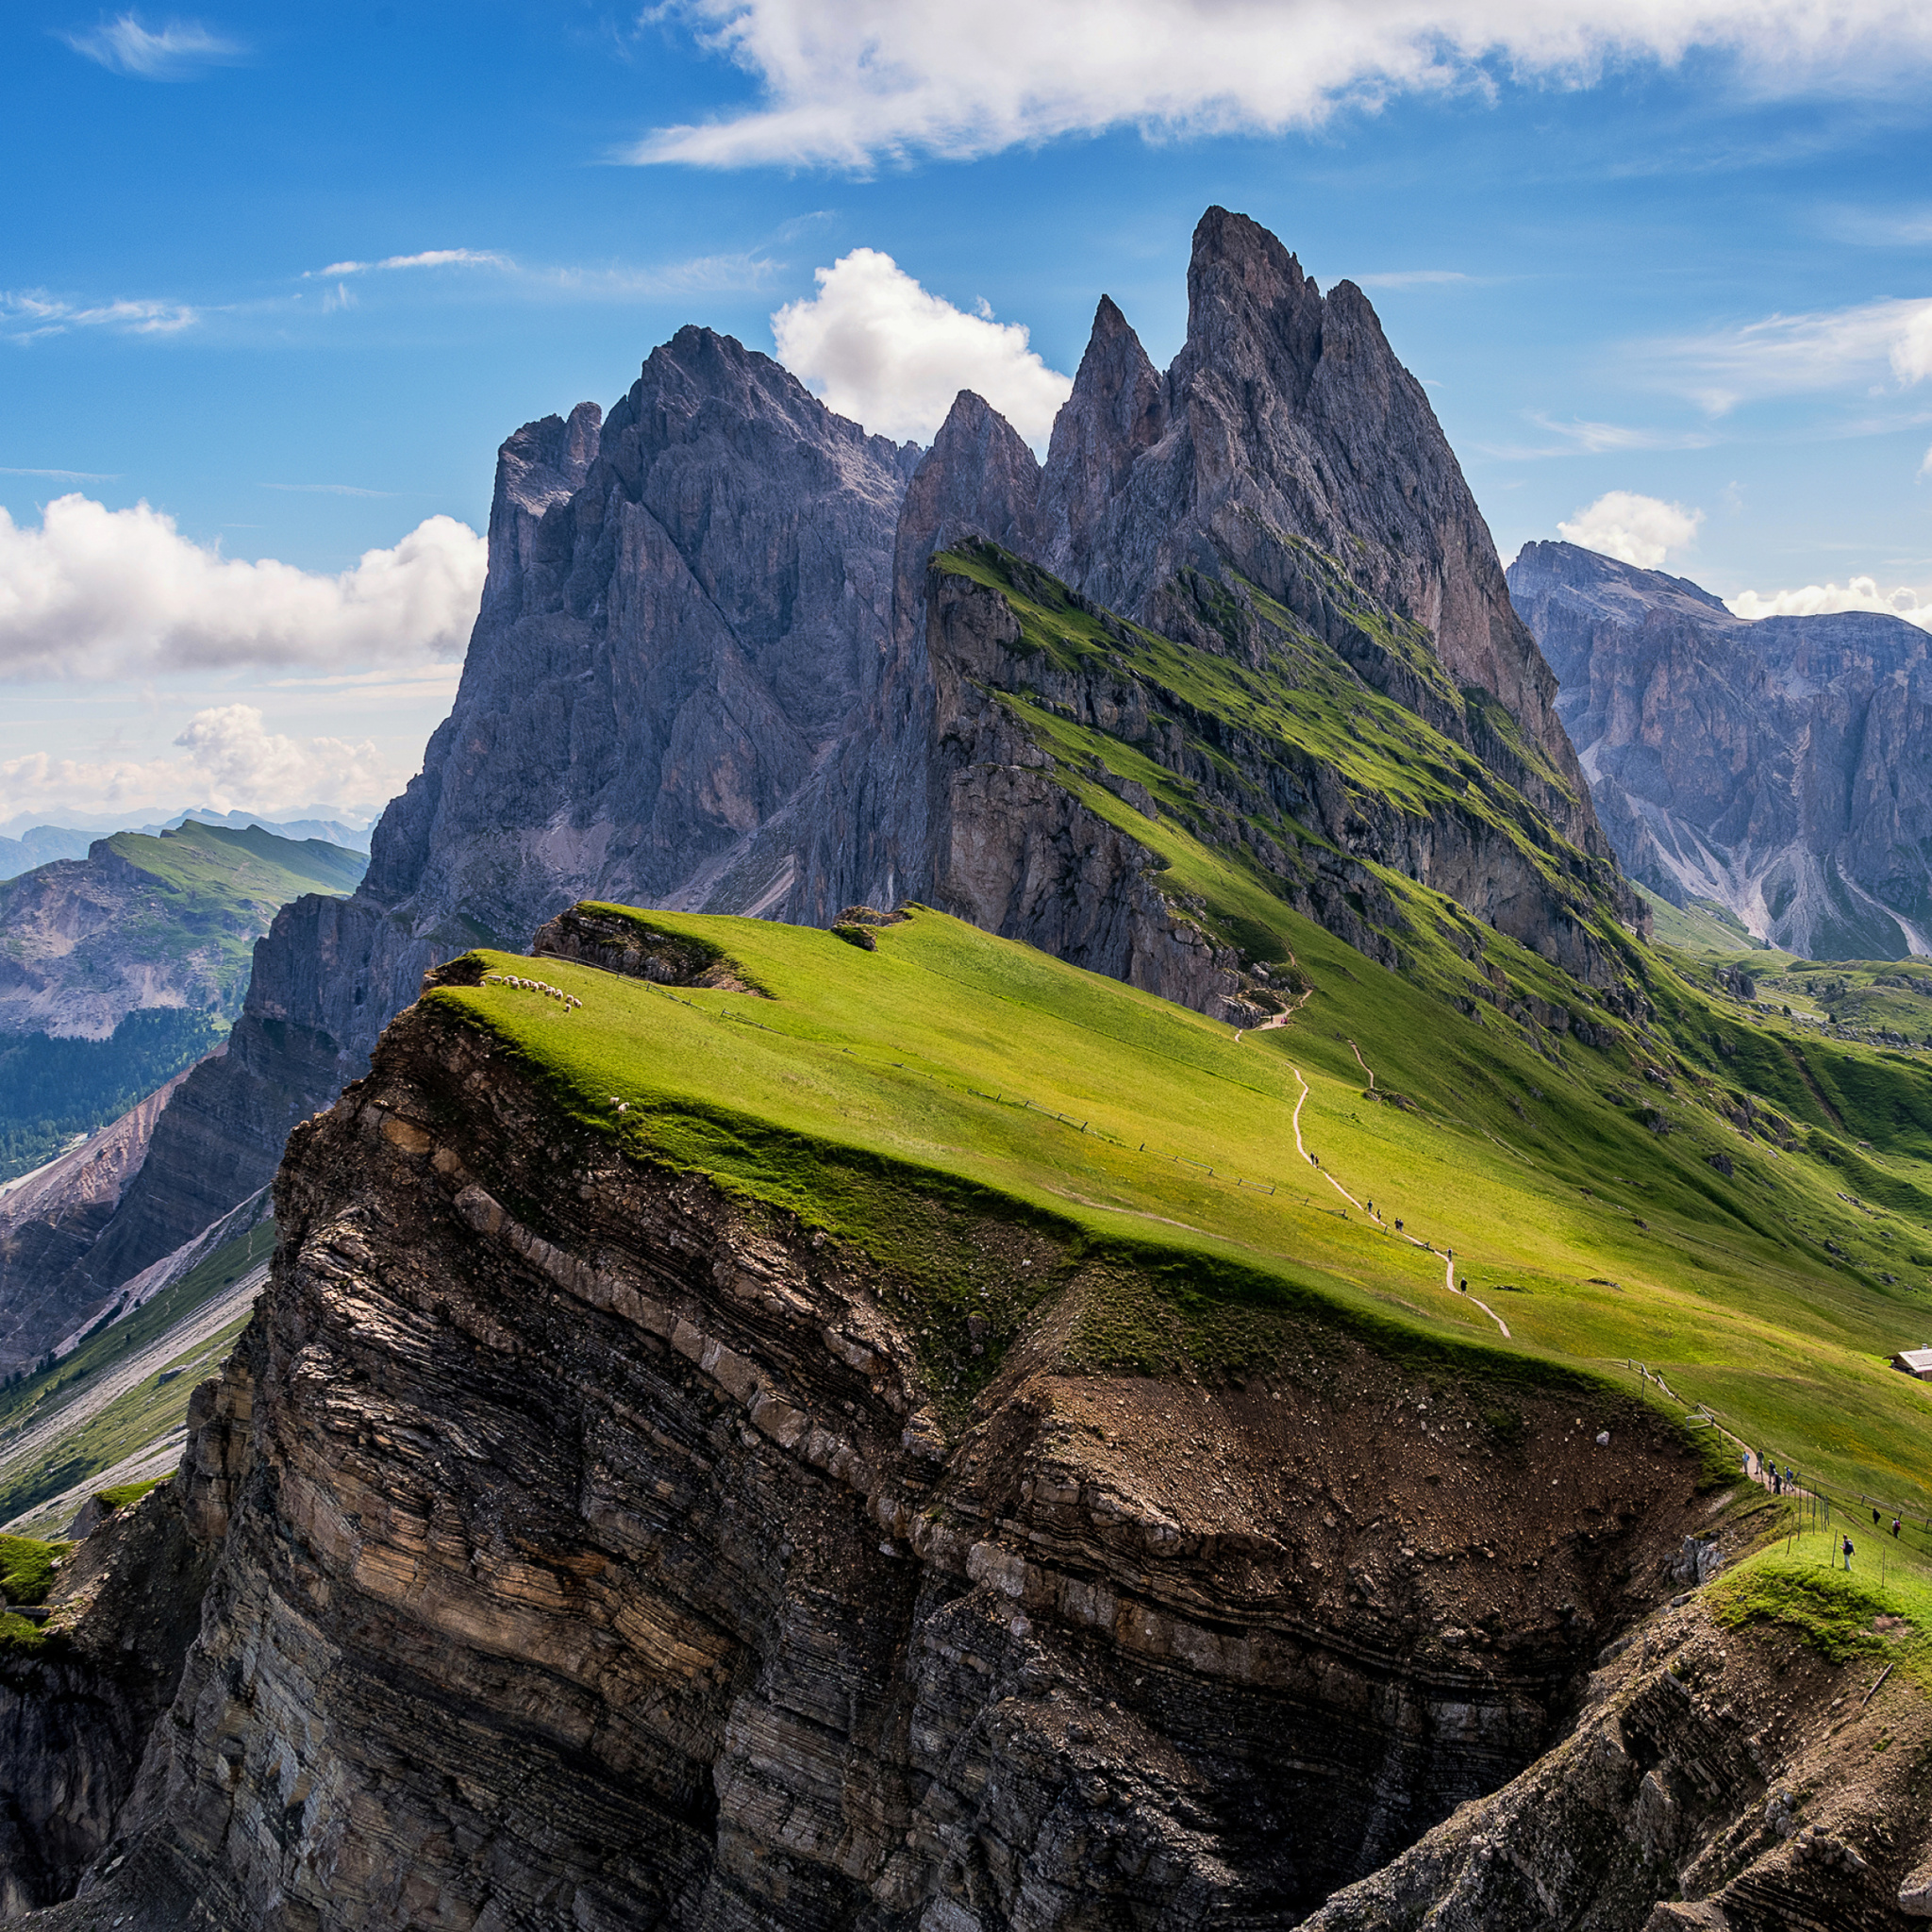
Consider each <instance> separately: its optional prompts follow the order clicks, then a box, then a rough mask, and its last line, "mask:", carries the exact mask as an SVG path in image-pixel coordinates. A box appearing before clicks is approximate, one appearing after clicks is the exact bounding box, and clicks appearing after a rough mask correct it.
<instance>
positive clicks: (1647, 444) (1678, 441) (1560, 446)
mask: <svg viewBox="0 0 1932 1932" xmlns="http://www.w3.org/2000/svg"><path fill="white" fill-rule="evenodd" d="M1529 420H1530V421H1531V422H1532V423H1534V424H1535V425H1536V426H1537V427H1538V428H1539V429H1541V431H1542V432H1543V433H1544V434H1545V435H1546V436H1549V437H1552V438H1554V439H1555V441H1550V442H1541V443H1484V444H1482V445H1480V447H1481V448H1482V451H1483V454H1484V455H1485V456H1491V457H1499V458H1503V459H1504V460H1506V461H1509V462H1529V461H1534V460H1536V459H1538V458H1543V457H1587V456H1604V455H1607V454H1612V453H1615V452H1618V451H1623V450H1641V449H1708V448H1709V447H1710V445H1711V444H1712V443H1713V442H1714V441H1716V440H1717V439H1716V438H1715V437H1713V436H1711V435H1709V434H1707V432H1705V431H1703V430H1680V429H1641V428H1638V427H1635V426H1634V425H1629V424H1624V423H1591V422H1589V421H1586V420H1585V419H1584V418H1582V417H1572V418H1571V420H1570V421H1569V422H1567V423H1558V422H1557V421H1555V420H1554V419H1553V418H1551V417H1549V416H1544V415H1539V414H1532V415H1531V416H1530V419H1529Z"/></svg>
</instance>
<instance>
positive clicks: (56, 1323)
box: [0, 1074, 188, 1374]
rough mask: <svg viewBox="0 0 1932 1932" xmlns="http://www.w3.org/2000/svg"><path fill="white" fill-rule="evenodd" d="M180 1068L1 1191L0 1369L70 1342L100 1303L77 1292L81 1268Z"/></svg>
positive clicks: (136, 1165)
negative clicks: (114, 1116)
mask: <svg viewBox="0 0 1932 1932" xmlns="http://www.w3.org/2000/svg"><path fill="white" fill-rule="evenodd" d="M187 1077H188V1076H187V1074H176V1075H175V1078H174V1079H172V1080H170V1081H169V1082H168V1083H167V1085H166V1086H164V1087H161V1088H158V1089H157V1090H156V1091H154V1092H153V1093H150V1094H149V1095H148V1096H147V1098H146V1099H145V1100H143V1101H142V1103H141V1104H140V1106H138V1107H135V1108H130V1109H129V1110H128V1111H127V1112H126V1113H125V1114H123V1115H122V1116H121V1118H120V1119H119V1120H118V1121H115V1122H114V1123H113V1124H112V1125H110V1126H106V1127H103V1128H102V1129H101V1131H100V1132H99V1133H98V1134H93V1135H91V1136H90V1137H89V1138H88V1139H87V1140H85V1141H82V1142H81V1143H80V1145H79V1146H77V1147H75V1148H72V1149H70V1151H69V1152H67V1153H65V1154H63V1155H61V1156H60V1158H58V1160H54V1161H50V1162H49V1163H48V1164H47V1165H46V1166H45V1167H42V1168H38V1169H36V1170H35V1171H34V1173H32V1174H27V1175H25V1176H24V1177H23V1178H22V1179H20V1180H18V1181H15V1182H12V1183H10V1184H9V1185H8V1186H7V1187H6V1188H5V1189H0V1374H13V1373H14V1372H15V1371H17V1370H20V1369H23V1368H25V1367H27V1366H28V1365H29V1364H31V1363H32V1362H34V1361H36V1360H38V1359H39V1357H41V1356H42V1355H43V1354H45V1353H46V1352H47V1350H49V1349H51V1348H53V1347H55V1346H56V1345H57V1344H58V1343H59V1342H61V1341H65V1340H66V1338H67V1337H68V1336H69V1335H71V1334H72V1333H73V1332H74V1330H75V1326H76V1325H77V1324H79V1323H81V1322H83V1321H85V1320H86V1319H87V1318H88V1317H89V1316H90V1315H91V1314H92V1313H93V1312H94V1309H95V1308H96V1307H97V1306H98V1302H97V1300H96V1298H95V1297H94V1296H92V1294H91V1293H89V1292H87V1291H86V1290H85V1289H83V1291H81V1292H80V1294H79V1295H78V1297H77V1298H76V1297H75V1295H74V1294H73V1293H72V1292H70V1291H71V1290H72V1288H73V1285H74V1282H75V1269H76V1266H77V1264H79V1263H80V1262H82V1261H83V1260H84V1259H85V1257H86V1256H87V1254H88V1251H89V1250H90V1249H91V1248H92V1246H93V1244H94V1242H95V1241H96V1240H97V1239H98V1238H99V1236H100V1232H101V1230H102V1228H103V1227H105V1226H106V1225H107V1224H108V1221H109V1220H111V1219H112V1217H113V1213H114V1209H115V1208H117V1207H118V1206H119V1205H120V1202H121V1196H122V1195H123V1194H124V1193H125V1191H126V1190H127V1186H128V1183H129V1182H130V1181H131V1180H132V1179H133V1178H134V1175H135V1174H137V1173H138V1172H139V1171H140V1168H141V1164H142V1161H143V1160H145V1159H146V1158H147V1149H148V1141H149V1140H150V1139H151V1138H152V1136H153V1134H154V1130H155V1123H156V1122H157V1121H158V1120H159V1118H160V1116H161V1109H162V1108H165V1107H166V1106H167V1104H168V1102H169V1100H170V1099H172V1098H173V1096H174V1094H175V1091H177V1090H178V1088H179V1087H180V1085H181V1082H182V1081H183V1080H185V1079H186V1078H187Z"/></svg>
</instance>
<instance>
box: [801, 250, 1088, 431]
mask: <svg viewBox="0 0 1932 1932" xmlns="http://www.w3.org/2000/svg"><path fill="white" fill-rule="evenodd" d="M815 274H816V279H817V282H818V286H819V291H818V293H817V294H816V295H813V296H811V297H809V298H801V299H800V300H798V301H796V302H788V303H787V304H786V305H785V307H784V308H781V309H779V310H778V312H777V313H776V314H775V315H774V316H773V318H772V335H773V338H774V341H776V343H777V347H778V359H779V360H780V361H781V362H783V363H784V364H785V366H786V367H787V368H788V369H790V370H791V373H792V374H793V375H796V376H797V377H798V378H799V380H800V381H802V382H804V383H805V384H807V385H808V387H809V388H810V389H812V390H813V391H816V392H817V393H818V394H819V395H821V396H823V397H824V400H825V402H826V403H827V405H829V407H831V408H834V409H836V410H838V412H839V413H840V414H841V416H850V417H851V418H853V420H854V421H855V422H858V423H862V424H864V425H865V426H866V427H867V428H868V429H870V430H871V431H873V433H874V435H878V436H891V437H894V438H897V439H900V440H902V441H903V440H905V439H907V438H917V439H918V440H919V441H922V442H928V441H931V440H932V435H933V432H934V431H935V430H936V429H938V427H939V426H940V425H941V423H943V422H944V421H945V418H946V411H947V410H948V409H950V408H952V407H953V398H954V397H955V396H956V395H958V392H959V391H961V390H962V389H970V390H974V391H977V392H978V393H979V394H980V395H982V396H984V397H985V398H986V400H987V401H988V402H990V403H991V405H992V406H993V408H996V409H997V410H998V411H999V412H1000V414H1001V415H1003V416H1004V417H1006V419H1007V421H1008V422H1009V423H1010V424H1011V425H1013V427H1014V428H1015V429H1017V430H1018V431H1019V432H1020V434H1021V435H1022V436H1024V438H1025V439H1026V441H1028V442H1031V443H1035V444H1043V443H1044V442H1045V441H1046V439H1047V436H1048V435H1049V433H1050V432H1051V431H1052V428H1053V419H1054V417H1055V416H1056V415H1057V414H1058V410H1059V407H1060V405H1061V404H1062V403H1063V402H1065V401H1066V399H1067V396H1068V394H1069V392H1070V391H1072V389H1073V387H1074V384H1073V378H1072V377H1071V376H1065V375H1060V374H1059V373H1058V371H1056V370H1052V369H1049V368H1048V367H1047V366H1046V364H1045V363H1044V362H1043V361H1042V360H1041V358H1040V357H1039V356H1038V355H1037V354H1036V353H1035V352H1034V351H1033V350H1031V349H1029V348H1028V347H1027V346H1026V340H1027V333H1026V330H1025V328H1024V325H1021V324H1019V323H1017V322H995V321H994V320H993V319H992V311H991V309H986V310H985V312H984V313H983V314H979V315H968V314H967V313H966V312H965V311H964V310H962V309H958V308H954V307H953V305H952V304H951V303H950V302H948V301H946V300H944V299H943V298H942V297H941V296H938V295H933V294H928V293H927V292H926V291H925V290H924V289H923V288H921V287H920V285H919V284H918V283H917V282H916V281H914V280H913V278H912V277H911V276H910V275H908V274H907V273H906V271H905V270H904V269H902V268H901V267H900V266H899V265H898V263H897V262H895V261H894V260H893V259H892V258H891V256H890V255H881V254H880V253H879V252H878V251H877V250H876V249H874V248H855V249H854V250H853V251H852V253H851V254H850V255H846V256H842V257H841V258H840V259H839V260H838V261H836V262H834V263H833V264H832V266H831V267H830V268H822V269H819V270H817V271H816V272H815ZM984 306H985V305H984V304H982V305H981V307H982V308H984Z"/></svg>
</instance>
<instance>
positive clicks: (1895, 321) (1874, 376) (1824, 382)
mask: <svg viewBox="0 0 1932 1932" xmlns="http://www.w3.org/2000/svg"><path fill="white" fill-rule="evenodd" d="M1928 18H1932V16H1928ZM1643 355H1644V358H1645V360H1646V361H1647V362H1649V363H1651V364H1652V365H1653V366H1654V367H1659V368H1661V369H1662V370H1663V371H1664V372H1665V373H1666V375H1667V379H1668V380H1669V381H1670V383H1671V386H1672V387H1674V388H1676V389H1678V390H1680V391H1683V392H1684V393H1686V394H1688V395H1691V397H1693V398H1694V399H1695V400H1696V401H1697V402H1699V403H1700V404H1702V405H1703V407H1704V408H1706V409H1707V410H1708V411H1709V412H1710V413H1711V414H1712V415H1714V416H1721V415H1723V414H1724V412H1725V411H1726V410H1728V409H1731V408H1736V406H1737V405H1738V404H1739V403H1742V402H1752V401H1756V400H1757V399H1758V398H1760V397H1765V396H1780V395H1803V394H1807V393H1811V392H1814V391H1820V390H1829V389H1839V388H1841V387H1843V386H1844V385H1846V384H1848V383H1855V382H1856V383H1864V384H1873V383H1883V382H1884V381H1885V380H1886V378H1887V377H1888V376H1890V378H1891V379H1892V380H1894V381H1896V382H1899V383H1901V384H1904V385H1906V386H1907V387H1909V386H1910V385H1911V384H1913V383H1916V382H1919V381H1922V380H1923V379H1924V377H1925V376H1927V375H1932V300H1926V299H1919V300H1911V301H1900V300H1891V301H1884V302H1866V303H1861V304H1859V305H1858V306H1857V307H1856V308H1825V309H1817V310H1813V311H1811V312H1809V313H1807V314H1802V315H1771V316H1767V317H1765V319H1764V320H1763V321H1761V322H1752V323H1746V324H1744V325H1742V326H1741V327H1739V328H1731V329H1720V330H1716V331H1713V332H1712V333H1710V334H1707V335H1702V336H1685V337H1678V338H1674V339H1672V340H1669V341H1658V342H1652V343H1646V344H1644V345H1643Z"/></svg>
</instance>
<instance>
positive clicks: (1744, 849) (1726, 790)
mask: <svg viewBox="0 0 1932 1932" xmlns="http://www.w3.org/2000/svg"><path fill="white" fill-rule="evenodd" d="M1509 583H1510V589H1511V593H1512V595H1513V596H1514V597H1515V599H1516V602H1517V604H1518V607H1519V608H1521V609H1522V611H1523V613H1524V618H1525V620H1526V621H1527V622H1528V624H1529V625H1530V627H1531V629H1532V630H1533V631H1534V632H1535V633H1536V636H1537V640H1538V641H1539V642H1540V643H1541V645H1542V648H1543V651H1544V654H1545V655H1546V656H1547V658H1549V660H1550V662H1551V664H1552V666H1553V667H1554V668H1555V670H1556V673H1557V676H1558V678H1559V679H1560V680H1561V684H1562V692H1561V696H1560V698H1559V700H1558V708H1559V710H1560V712H1561V715H1562V717H1563V720H1564V722H1565V723H1566V724H1568V726H1569V728H1570V732H1571V735H1572V736H1573V737H1574V739H1575V741H1576V742H1577V743H1578V744H1579V745H1580V746H1581V747H1582V759H1583V765H1584V769H1585V771H1586V772H1587V774H1588V775H1589V778H1590V783H1591V790H1592V791H1593V792H1594V794H1595V798H1596V805H1597V810H1598V812H1599V814H1600V815H1601V817H1602V819H1603V822H1604V824H1605V826H1606V827H1607V830H1608V832H1609V835H1610V838H1611V841H1613V843H1614V844H1615V846H1616V849H1617V854H1618V857H1619V858H1621V859H1622V860H1623V862H1624V867H1625V869H1626V870H1627V871H1628V872H1629V874H1630V875H1631V876H1632V877H1633V878H1637V879H1640V880H1641V881H1642V882H1643V884H1645V885H1647V886H1649V887H1650V888H1651V889H1652V890H1653V891H1657V892H1659V893H1661V894H1662V895H1663V897H1665V898H1666V899H1669V900H1671V901H1672V902H1673V903H1674V904H1676V905H1683V904H1684V903H1685V902H1686V901H1687V900H1689V899H1708V900H1713V901H1715V902H1716V903H1717V904H1719V905H1720V906H1723V907H1724V908H1727V909H1728V910H1729V911H1731V912H1733V913H1734V914H1736V916H1737V917H1738V918H1739V919H1740V920H1741V921H1742V922H1743V923H1744V924H1745V925H1746V926H1747V927H1749V929H1750V930H1751V931H1752V932H1753V933H1754V934H1756V935H1757V937H1758V938H1760V939H1763V940H1765V941H1769V942H1770V943H1771V944H1773V945H1775V946H1778V947H1781V948H1783V949H1785V950H1787V951H1790V952H1794V953H1798V954H1800V955H1802V956H1804V957H1807V958H1824V959H1832V958H1903V957H1904V956H1905V955H1907V953H1927V952H1932V861H1928V859H1927V857H1926V854H1927V851H1928V849H1932V847H1928V841H1932V787H1928V785H1927V784H1926V782H1925V780H1924V775H1923V760H1922V759H1921V758H1920V757H1919V755H1918V751H1917V747H1918V746H1919V745H1921V744H1923V743H1924V734H1925V732H1926V729H1927V727H1928V724H1932V669H1928V663H1927V650H1928V640H1927V639H1926V636H1925V633H1924V631H1923V630H1921V629H1920V628H1919V627H1918V626H1917V625H1910V624H1907V623H1906V621H1905V620H1904V619H1903V618H1897V617H1888V616H1885V615H1882V614H1880V613H1876V612H1872V611H1845V612H1841V613H1839V614H1837V615H1833V616H1819V617H1773V618H1764V619H1761V620H1759V621H1757V622H1756V623H1747V622H1746V621H1745V620H1743V619H1742V618H1739V617H1735V616H1733V615H1732V614H1731V612H1730V611H1729V610H1727V609H1726V608H1724V605H1723V604H1721V603H1720V602H1719V601H1718V599H1717V598H1715V597H1713V596H1711V595H1710V594H1709V592H1707V591H1703V590H1700V589H1699V588H1698V587H1697V586H1696V585H1695V584H1693V583H1690V582H1688V581H1687V580H1685V579H1684V578H1681V577H1672V576H1666V575H1664V574H1663V573H1661V572H1659V571H1645V570H1638V569H1636V568H1635V567H1634V566H1632V565H1629V564H1624V563H1618V562H1616V561H1615V560H1613V559H1612V558H1607V557H1599V556H1597V555H1596V554H1595V553H1594V552H1591V551H1588V550H1582V549H1579V548H1578V547H1577V546H1575V545H1574V544H1570V543H1530V544H1526V545H1525V546H1524V550H1523V552H1522V554H1521V555H1520V556H1519V557H1518V558H1517V559H1516V561H1515V562H1514V563H1513V564H1511V565H1510V567H1509Z"/></svg>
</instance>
